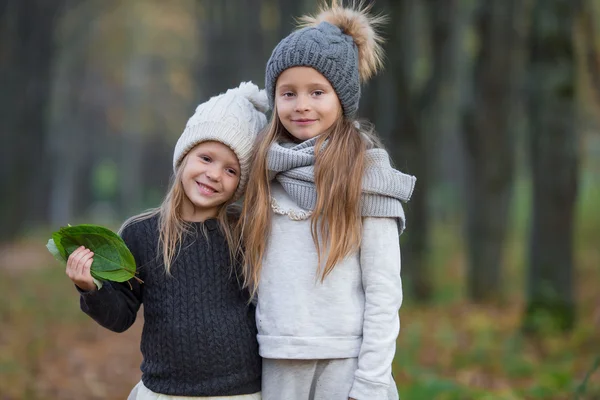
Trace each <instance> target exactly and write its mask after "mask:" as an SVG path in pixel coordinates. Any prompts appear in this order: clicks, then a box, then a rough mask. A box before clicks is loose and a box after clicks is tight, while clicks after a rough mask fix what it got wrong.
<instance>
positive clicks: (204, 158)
mask: <svg viewBox="0 0 600 400" xmlns="http://www.w3.org/2000/svg"><path fill="white" fill-rule="evenodd" d="M199 157H200V159H201V160H202V161H204V162H210V161H211V160H210V157H209V156H206V155H204V154H201V155H200V156H199Z"/></svg>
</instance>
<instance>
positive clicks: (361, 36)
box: [299, 0, 387, 82]
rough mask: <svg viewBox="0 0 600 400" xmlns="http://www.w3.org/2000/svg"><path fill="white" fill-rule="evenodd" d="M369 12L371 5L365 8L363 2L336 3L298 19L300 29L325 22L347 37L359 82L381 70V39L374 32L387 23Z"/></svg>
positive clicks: (383, 17) (333, 2)
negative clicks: (354, 52) (354, 49)
mask: <svg viewBox="0 0 600 400" xmlns="http://www.w3.org/2000/svg"><path fill="white" fill-rule="evenodd" d="M371 8H372V6H371V5H367V6H365V5H364V2H363V1H360V2H358V3H357V2H353V3H352V5H351V6H349V7H343V6H342V5H341V4H340V3H339V2H338V1H336V0H332V4H331V6H327V4H324V5H322V6H321V8H320V10H319V13H318V14H317V15H316V16H311V15H307V16H304V17H301V18H300V19H299V22H300V27H301V28H303V27H307V26H317V25H319V24H320V23H321V22H329V23H330V24H332V25H335V26H337V27H338V28H340V29H341V30H342V32H344V33H345V34H346V35H349V36H351V37H352V39H354V43H355V44H356V47H357V48H358V72H359V74H360V79H361V80H362V81H363V82H364V81H367V80H368V79H369V78H371V77H372V76H374V75H375V74H377V72H379V71H380V70H381V68H382V67H383V49H382V47H381V44H382V43H383V38H382V37H381V36H380V35H379V33H378V32H377V28H378V27H380V26H381V25H382V24H384V23H385V22H386V21H387V17H385V16H383V15H371V14H369V11H371Z"/></svg>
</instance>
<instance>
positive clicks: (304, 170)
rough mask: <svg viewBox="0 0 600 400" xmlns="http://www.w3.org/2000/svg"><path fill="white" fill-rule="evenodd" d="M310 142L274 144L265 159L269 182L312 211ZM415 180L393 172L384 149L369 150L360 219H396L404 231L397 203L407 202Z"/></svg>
mask: <svg viewBox="0 0 600 400" xmlns="http://www.w3.org/2000/svg"><path fill="white" fill-rule="evenodd" d="M316 141H317V138H316V137H315V138H312V139H309V140H307V141H304V142H302V143H300V144H295V143H274V144H273V145H272V146H271V148H270V149H269V154H268V155H267V167H268V169H269V174H270V177H271V179H273V178H274V179H275V180H277V181H278V182H279V183H280V184H281V186H283V189H284V190H285V191H286V192H287V194H288V195H289V196H290V197H291V198H292V199H294V201H295V202H296V204H298V206H300V207H301V208H303V209H305V210H313V209H314V207H315V204H316V202H317V189H316V186H315V175H314V165H315V143H316ZM415 181H416V178H415V177H414V176H411V175H407V174H404V173H402V172H400V171H398V170H395V169H394V168H392V167H391V165H390V159H389V156H388V153H387V152H386V151H385V150H384V149H369V150H367V153H366V166H365V173H364V176H363V180H362V201H361V215H362V216H363V217H390V218H397V219H398V226H399V227H400V232H402V231H403V230H404V228H405V217H404V210H403V208H402V204H401V201H404V202H407V201H408V200H410V197H411V195H412V192H413V189H414V187H415Z"/></svg>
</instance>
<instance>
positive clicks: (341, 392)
mask: <svg viewBox="0 0 600 400" xmlns="http://www.w3.org/2000/svg"><path fill="white" fill-rule="evenodd" d="M357 368H358V359H357V358H342V359H333V360H276V359H270V358H264V359H263V374H262V398H263V400H283V399H285V400H348V396H349V394H350V389H352V383H353V381H354V372H355V371H356V369H357ZM358 400H363V399H358ZM374 400H398V390H397V389H396V384H395V382H394V379H393V378H392V376H391V375H390V389H389V392H388V396H387V399H374Z"/></svg>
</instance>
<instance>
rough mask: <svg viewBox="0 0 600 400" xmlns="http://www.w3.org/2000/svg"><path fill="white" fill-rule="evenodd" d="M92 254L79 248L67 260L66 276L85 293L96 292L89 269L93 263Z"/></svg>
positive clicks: (83, 248)
mask: <svg viewBox="0 0 600 400" xmlns="http://www.w3.org/2000/svg"><path fill="white" fill-rule="evenodd" d="M93 257H94V253H93V252H92V251H91V250H89V249H86V248H85V247H83V246H81V247H79V248H78V249H77V250H75V251H74V252H73V253H71V255H70V256H69V259H68V260H67V271H66V272H67V276H68V277H69V278H71V280H72V281H73V283H74V284H75V285H77V287H79V288H80V289H81V290H85V291H87V292H90V291H93V290H96V284H95V283H94V279H93V278H92V274H91V273H90V267H91V266H92V262H93V261H94V258H93Z"/></svg>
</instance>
